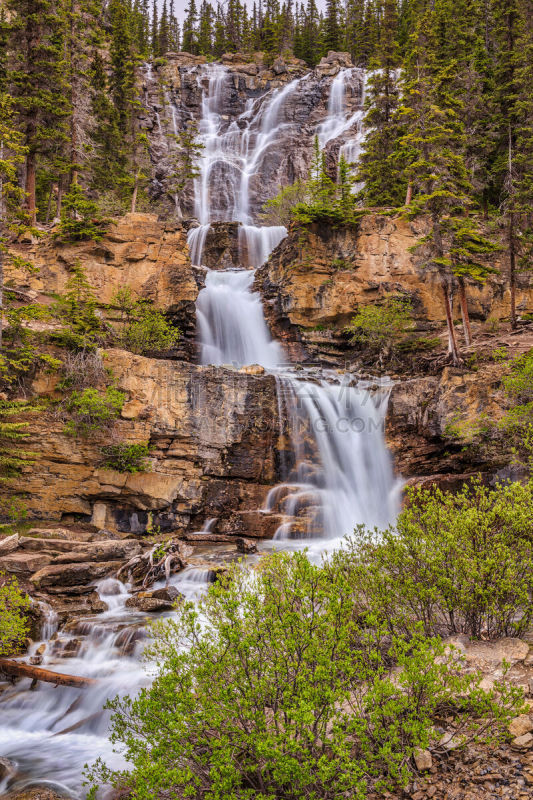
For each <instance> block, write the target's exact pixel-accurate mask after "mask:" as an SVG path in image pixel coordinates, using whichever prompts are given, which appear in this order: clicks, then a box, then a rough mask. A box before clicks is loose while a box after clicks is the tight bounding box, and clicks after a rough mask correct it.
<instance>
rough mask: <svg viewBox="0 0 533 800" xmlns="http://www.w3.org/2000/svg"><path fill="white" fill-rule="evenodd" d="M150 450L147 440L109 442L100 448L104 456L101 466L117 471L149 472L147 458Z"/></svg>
mask: <svg viewBox="0 0 533 800" xmlns="http://www.w3.org/2000/svg"><path fill="white" fill-rule="evenodd" d="M150 451H151V447H150V445H149V443H148V442H138V443H136V444H127V443H126V442H119V443H118V444H111V445H108V446H107V447H104V448H102V454H103V455H104V456H105V460H104V462H103V464H102V466H103V467H104V468H105V469H114V470H116V471H117V472H149V471H150V469H151V465H150V462H149V461H148V460H147V459H148V457H149V455H150Z"/></svg>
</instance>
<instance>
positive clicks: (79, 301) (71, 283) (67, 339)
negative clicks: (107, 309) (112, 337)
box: [50, 263, 102, 350]
mask: <svg viewBox="0 0 533 800" xmlns="http://www.w3.org/2000/svg"><path fill="white" fill-rule="evenodd" d="M97 307H98V301H97V299H96V296H95V294H94V292H93V288H92V286H91V284H90V283H89V280H88V279H87V275H86V273H85V270H84V269H83V267H82V266H81V264H79V263H77V264H76V265H75V267H74V269H73V272H72V275H71V277H70V278H69V280H68V282H67V285H66V288H65V293H64V294H63V295H61V296H60V297H58V299H57V300H56V302H55V303H54V304H53V305H52V306H51V309H50V310H51V313H52V315H53V316H54V317H56V319H58V320H60V322H61V323H62V324H63V325H65V328H64V329H63V330H62V331H56V332H54V333H53V334H52V336H51V338H52V340H53V341H54V342H56V344H61V345H63V346H66V347H69V348H70V349H73V350H88V349H94V348H95V347H96V345H97V344H98V341H99V337H100V336H101V334H102V321H101V319H100V318H99V317H98V315H97V313H96V309H97Z"/></svg>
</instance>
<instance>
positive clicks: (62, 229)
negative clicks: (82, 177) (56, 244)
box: [54, 182, 107, 242]
mask: <svg viewBox="0 0 533 800" xmlns="http://www.w3.org/2000/svg"><path fill="white" fill-rule="evenodd" d="M106 224H107V221H106V220H104V219H103V218H102V217H101V216H100V212H99V210H98V206H97V204H96V203H95V202H94V201H93V200H90V199H89V198H88V197H87V195H86V194H85V192H84V190H83V189H82V187H81V186H80V184H79V183H74V182H73V183H72V184H71V185H70V189H69V190H68V192H67V194H66V195H65V197H64V199H63V205H62V208H61V222H60V223H59V226H58V229H57V231H56V232H55V233H54V236H55V237H56V238H57V239H61V240H62V241H64V242H80V241H83V240H84V239H93V241H95V242H98V241H100V239H101V238H102V236H103V235H104V227H105V225H106Z"/></svg>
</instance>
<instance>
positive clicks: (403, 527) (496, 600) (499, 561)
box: [337, 481, 533, 638]
mask: <svg viewBox="0 0 533 800" xmlns="http://www.w3.org/2000/svg"><path fill="white" fill-rule="evenodd" d="M532 519H533V483H528V484H526V485H522V484H520V483H510V484H505V485H500V486H498V487H497V488H495V489H488V488H486V487H485V486H483V485H482V484H481V483H480V482H479V481H474V482H473V483H472V484H470V485H466V486H465V487H464V488H463V489H462V491H461V492H459V493H458V494H452V493H445V492H442V491H440V490H439V489H434V490H419V491H411V492H409V494H408V506H407V507H406V508H405V509H404V510H403V511H402V512H401V514H400V515H399V517H398V520H397V522H396V525H395V527H394V528H389V529H388V530H386V531H380V532H377V531H373V532H372V531H368V530H367V529H365V528H364V527H360V528H359V529H357V530H356V531H355V534H354V536H353V537H351V538H349V539H348V547H347V550H346V552H344V553H341V554H339V555H338V556H337V558H338V559H339V561H340V562H341V563H343V564H344V565H345V567H346V568H347V569H348V571H350V573H351V579H352V581H353V583H354V592H355V595H356V596H357V598H358V602H359V603H360V605H361V609H362V610H367V611H368V610H371V611H372V612H374V613H376V614H377V615H378V616H379V618H380V619H383V620H384V621H385V622H386V624H387V626H388V627H389V629H390V630H391V631H394V632H402V631H403V632H406V633H407V632H409V630H411V629H412V626H413V625H414V624H416V623H417V622H421V623H422V624H423V626H424V632H425V633H426V634H427V635H433V634H443V635H445V634H456V633H465V634H467V635H469V636H473V637H484V638H497V637H500V636H522V635H523V634H524V633H525V632H526V631H527V629H528V627H529V625H530V623H531V619H532V616H533V599H532V597H531V585H532V581H533V535H532V531H531V520H532Z"/></svg>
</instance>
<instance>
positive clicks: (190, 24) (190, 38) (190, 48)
mask: <svg viewBox="0 0 533 800" xmlns="http://www.w3.org/2000/svg"><path fill="white" fill-rule="evenodd" d="M182 46H183V49H184V50H185V51H186V52H187V53H192V54H193V55H198V13H197V11H196V1H195V0H189V5H188V6H187V8H186V9H185V20H184V22H183V29H182Z"/></svg>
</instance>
